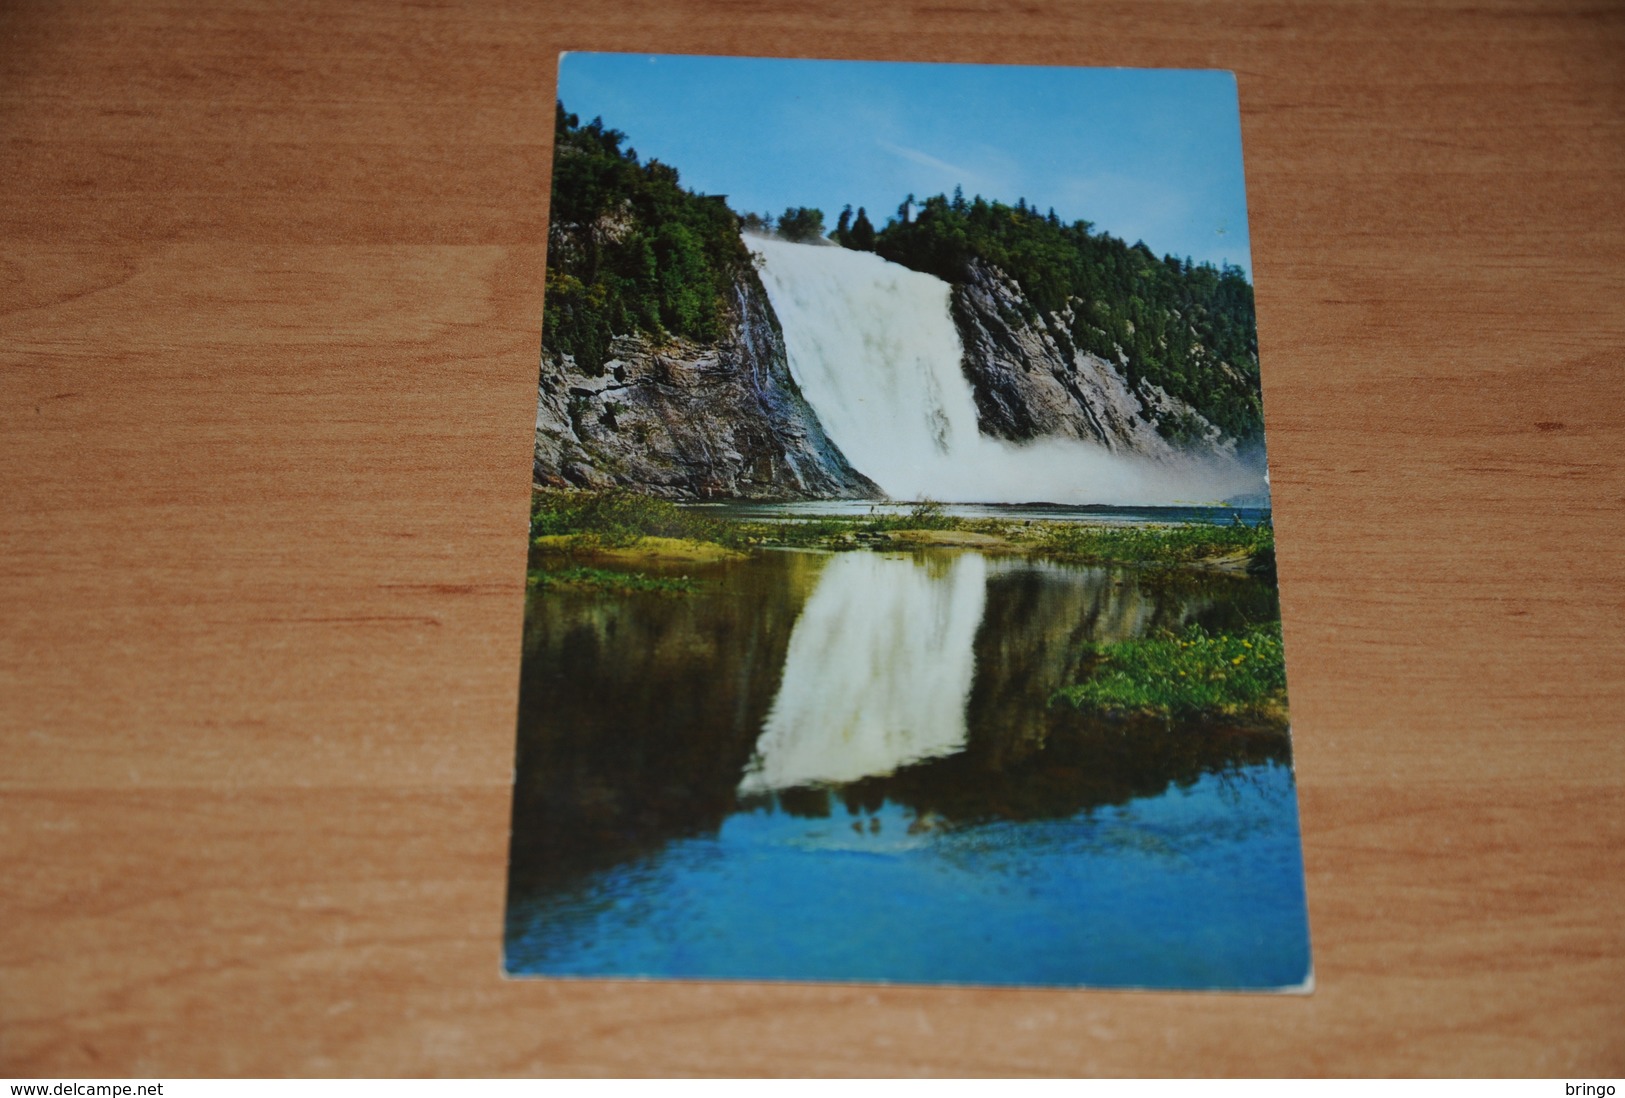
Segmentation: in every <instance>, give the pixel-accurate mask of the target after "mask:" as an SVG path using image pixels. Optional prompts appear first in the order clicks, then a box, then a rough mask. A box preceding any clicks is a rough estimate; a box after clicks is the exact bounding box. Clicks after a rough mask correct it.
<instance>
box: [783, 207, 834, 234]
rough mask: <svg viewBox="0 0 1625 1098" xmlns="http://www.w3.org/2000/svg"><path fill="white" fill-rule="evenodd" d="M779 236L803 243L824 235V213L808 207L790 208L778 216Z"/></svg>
mask: <svg viewBox="0 0 1625 1098" xmlns="http://www.w3.org/2000/svg"><path fill="white" fill-rule="evenodd" d="M779 235H780V236H782V237H784V239H786V240H794V241H797V242H798V243H805V242H807V241H809V240H817V239H819V238H820V237H822V236H823V235H824V211H823V210H815V209H812V208H811V207H808V206H791V207H790V208H789V209H788V210H785V211H784V212H783V213H782V214H780V215H779Z"/></svg>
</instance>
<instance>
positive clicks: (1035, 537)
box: [530, 489, 1275, 571]
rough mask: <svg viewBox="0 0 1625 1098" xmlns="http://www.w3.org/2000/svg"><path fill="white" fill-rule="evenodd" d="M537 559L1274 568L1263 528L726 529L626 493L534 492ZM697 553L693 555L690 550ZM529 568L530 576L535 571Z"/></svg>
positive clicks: (807, 522)
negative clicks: (873, 551)
mask: <svg viewBox="0 0 1625 1098" xmlns="http://www.w3.org/2000/svg"><path fill="white" fill-rule="evenodd" d="M530 532H531V539H532V548H533V557H534V555H535V553H536V552H538V551H539V552H543V553H551V554H559V553H563V554H568V555H571V556H585V555H594V554H596V555H599V556H605V555H609V551H612V550H636V549H637V548H638V547H639V546H642V545H645V544H647V543H648V539H655V538H659V539H667V544H668V545H669V544H671V543H675V542H682V543H689V544H691V545H693V546H696V547H697V546H701V545H713V546H721V547H723V548H725V549H731V550H735V551H749V550H751V549H754V548H762V547H784V548H823V549H837V550H839V549H854V548H909V547H913V546H918V545H929V544H943V545H960V546H966V547H977V548H981V549H985V550H989V551H1006V552H1022V553H1031V554H1034V555H1037V556H1043V557H1047V558H1050V559H1054V560H1063V561H1069V562H1073V563H1079V564H1110V565H1134V566H1144V567H1190V566H1217V567H1227V568H1235V569H1242V568H1250V569H1252V570H1255V571H1257V570H1261V569H1267V568H1272V567H1273V564H1274V551H1275V537H1274V531H1273V530H1272V529H1271V528H1270V526H1269V524H1268V523H1267V522H1266V523H1262V524H1259V525H1256V526H1251V525H1248V524H1246V523H1242V522H1239V521H1237V522H1234V523H1231V524H1229V525H1215V524H1208V523H1184V524H1168V525H1143V526H1141V525H1136V526H1115V525H1104V524H1090V523H1077V522H1045V521H1025V520H1018V521H1010V520H1003V519H997V518H978V519H966V518H958V517H955V516H953V515H950V514H948V513H947V512H946V511H945V510H944V509H943V508H942V507H941V506H940V505H937V504H933V503H922V504H919V505H918V506H916V507H914V508H913V509H912V510H910V511H909V512H907V513H905V514H883V515H882V514H876V515H868V516H862V517H851V518H817V519H801V520H790V521H785V522H762V521H752V520H746V519H725V518H718V517H715V516H712V515H707V514H703V513H701V512H698V511H694V510H692V509H688V508H684V507H679V506H678V505H677V504H675V503H672V502H670V501H669V500H663V499H656V498H654V497H651V496H645V495H639V494H638V493H635V492H630V491H626V490H624V489H610V490H607V491H597V492H586V491H539V492H537V493H535V495H534V496H533V498H532V502H531V523H530ZM695 552H696V553H697V552H698V550H697V549H696V550H695ZM535 566H536V565H535V562H534V560H533V567H535Z"/></svg>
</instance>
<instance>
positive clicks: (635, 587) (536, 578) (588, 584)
mask: <svg viewBox="0 0 1625 1098" xmlns="http://www.w3.org/2000/svg"><path fill="white" fill-rule="evenodd" d="M525 582H526V586H527V587H531V588H538V589H541V590H544V591H545V590H547V589H549V588H556V587H568V588H574V589H577V590H584V591H601V592H606V593H610V594H617V595H625V594H630V593H632V592H637V591H652V592H655V593H658V594H662V595H684V594H687V593H689V592H690V591H693V590H694V588H695V583H694V581H693V580H691V579H689V578H688V577H687V576H676V577H669V576H649V575H645V574H644V573H642V572H612V571H608V570H607V569H603V568H587V567H584V566H577V567H574V568H565V569H563V570H561V571H557V572H550V571H546V570H544V569H534V570H532V571H530V572H528V573H526V576H525Z"/></svg>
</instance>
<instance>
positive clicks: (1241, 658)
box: [1230, 656, 1247, 666]
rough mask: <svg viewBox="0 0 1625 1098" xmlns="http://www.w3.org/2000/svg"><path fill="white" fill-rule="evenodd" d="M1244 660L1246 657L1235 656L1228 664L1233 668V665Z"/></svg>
mask: <svg viewBox="0 0 1625 1098" xmlns="http://www.w3.org/2000/svg"><path fill="white" fill-rule="evenodd" d="M1246 658H1247V657H1246V656H1237V657H1236V658H1235V659H1233V660H1231V661H1230V663H1231V665H1232V666H1234V665H1235V664H1238V663H1240V662H1241V661H1242V660H1244V659H1246Z"/></svg>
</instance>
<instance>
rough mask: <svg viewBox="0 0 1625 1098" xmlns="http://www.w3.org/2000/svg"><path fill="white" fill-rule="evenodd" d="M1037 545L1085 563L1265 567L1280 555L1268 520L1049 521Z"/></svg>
mask: <svg viewBox="0 0 1625 1098" xmlns="http://www.w3.org/2000/svg"><path fill="white" fill-rule="evenodd" d="M1032 544H1033V547H1034V548H1035V549H1036V550H1038V551H1039V552H1041V553H1043V554H1044V555H1045V556H1050V557H1054V558H1055V559H1057V560H1066V561H1073V562H1076V563H1079V564H1159V565H1170V564H1195V563H1198V562H1201V561H1211V560H1215V559H1240V558H1245V559H1246V560H1247V562H1248V564H1249V565H1250V566H1251V565H1257V566H1258V567H1259V568H1260V569H1262V568H1263V567H1265V562H1266V561H1267V562H1268V566H1269V567H1273V565H1274V560H1275V531H1274V529H1273V528H1272V527H1271V526H1270V524H1269V522H1268V521H1265V522H1262V523H1259V524H1258V525H1257V526H1249V525H1248V524H1246V523H1245V522H1242V521H1241V520H1240V519H1237V520H1235V521H1234V522H1232V523H1230V524H1229V525H1227V526H1221V525H1217V524H1208V523H1196V522H1193V523H1181V524H1179V525H1169V526H1094V525H1085V524H1081V523H1059V522H1056V523H1047V524H1045V525H1044V526H1043V527H1041V528H1040V530H1039V532H1038V533H1037V534H1036V535H1035V536H1034V539H1033V542H1032Z"/></svg>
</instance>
